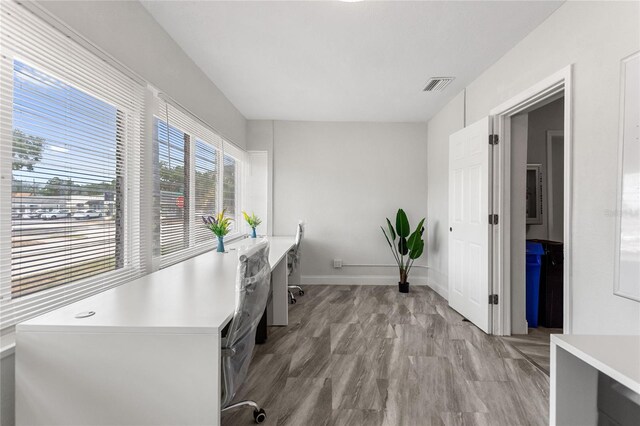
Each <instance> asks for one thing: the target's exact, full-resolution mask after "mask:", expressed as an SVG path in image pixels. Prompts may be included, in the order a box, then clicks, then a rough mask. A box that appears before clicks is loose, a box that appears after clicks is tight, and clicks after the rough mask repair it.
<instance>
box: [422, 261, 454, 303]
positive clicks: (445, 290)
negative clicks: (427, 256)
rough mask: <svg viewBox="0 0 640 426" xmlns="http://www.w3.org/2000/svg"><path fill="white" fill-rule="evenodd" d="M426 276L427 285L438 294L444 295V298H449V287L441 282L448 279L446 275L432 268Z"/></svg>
mask: <svg viewBox="0 0 640 426" xmlns="http://www.w3.org/2000/svg"><path fill="white" fill-rule="evenodd" d="M428 276H429V278H428V280H427V281H428V282H427V285H428V286H429V287H431V288H432V289H433V290H434V291H435V292H436V293H438V294H439V295H440V296H442V297H444V298H445V299H446V300H449V287H448V286H445V285H443V284H442V283H443V282H447V281H448V278H447V276H446V275H445V274H442V273H441V272H440V271H438V270H436V269H433V268H430V269H429V275H428Z"/></svg>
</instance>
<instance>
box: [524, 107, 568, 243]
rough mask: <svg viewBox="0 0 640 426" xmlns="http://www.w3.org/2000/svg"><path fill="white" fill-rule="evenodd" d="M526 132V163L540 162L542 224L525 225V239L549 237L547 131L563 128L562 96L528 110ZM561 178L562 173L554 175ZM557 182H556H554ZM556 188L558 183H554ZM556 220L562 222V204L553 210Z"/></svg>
mask: <svg viewBox="0 0 640 426" xmlns="http://www.w3.org/2000/svg"><path fill="white" fill-rule="evenodd" d="M528 121H529V127H528V132H527V163H528V164H541V165H542V177H543V185H542V188H543V202H542V224H540V225H527V239H541V240H548V239H549V193H548V190H549V188H548V185H547V173H548V172H549V170H548V164H547V131H549V130H563V128H564V127H563V126H564V98H561V99H558V100H556V101H553V102H551V103H549V104H547V105H545V106H543V107H541V108H538V109H535V110H533V111H531V112H529V120H528ZM554 176H556V177H559V178H561V177H562V175H558V174H556V175H554ZM560 181H561V179H560V180H559V181H558V182H560ZM556 183H557V182H556ZM555 187H556V188H557V187H558V185H555ZM554 213H556V214H555V215H554V216H555V217H554V218H555V220H556V221H558V220H559V221H560V223H562V220H563V215H562V206H559V208H558V209H557V210H556V211H555V212H554Z"/></svg>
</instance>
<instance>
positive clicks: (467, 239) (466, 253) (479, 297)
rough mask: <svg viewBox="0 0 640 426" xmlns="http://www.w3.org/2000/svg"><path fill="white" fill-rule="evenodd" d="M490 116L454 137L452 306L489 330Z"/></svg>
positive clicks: (451, 142)
mask: <svg viewBox="0 0 640 426" xmlns="http://www.w3.org/2000/svg"><path fill="white" fill-rule="evenodd" d="M490 153H491V149H490V145H489V118H488V117H485V118H483V119H482V120H480V121H478V122H476V123H474V124H472V125H470V126H467V127H465V128H464V129H462V130H460V131H458V132H456V133H454V134H452V135H451V136H449V306H451V307H452V308H453V309H455V310H456V311H458V312H459V313H460V314H461V315H463V316H464V317H465V318H467V319H468V320H469V321H471V322H472V323H474V324H475V325H477V326H478V327H479V328H480V329H482V330H483V331H484V332H485V333H489V332H490V314H491V310H490V305H489V289H490V286H489V282H490V281H489V273H490V269H489V259H490V257H489V250H490V245H489V243H490V242H489V231H490V229H489V228H490V227H489V206H490V204H489V196H490V193H489V173H490V163H489V161H490V158H489V155H490Z"/></svg>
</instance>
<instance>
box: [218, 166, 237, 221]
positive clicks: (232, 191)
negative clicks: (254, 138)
mask: <svg viewBox="0 0 640 426" xmlns="http://www.w3.org/2000/svg"><path fill="white" fill-rule="evenodd" d="M236 183H237V173H236V159H235V158H233V157H232V156H230V155H227V154H225V155H224V185H223V188H222V193H223V196H222V207H223V208H224V209H225V211H226V215H227V216H229V217H230V218H232V219H233V222H232V224H231V232H232V233H233V232H236V230H238V229H240V226H238V224H237V223H236V221H237V219H238V215H237V208H236V207H237V206H236V191H237V184H236Z"/></svg>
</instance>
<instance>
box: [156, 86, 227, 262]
mask: <svg viewBox="0 0 640 426" xmlns="http://www.w3.org/2000/svg"><path fill="white" fill-rule="evenodd" d="M154 129H155V130H154V142H155V143H154V145H155V146H154V149H155V161H154V164H155V167H156V169H155V174H156V176H157V177H156V181H157V182H158V183H157V185H156V188H155V193H154V199H155V200H156V201H155V206H156V209H155V216H156V218H158V223H159V227H160V229H159V232H158V233H157V236H156V241H155V246H156V247H155V249H154V252H155V254H156V256H158V257H159V258H160V267H166V266H169V265H172V264H175V263H177V262H180V261H182V260H184V259H187V258H189V257H192V256H195V255H196V254H199V253H202V252H203V251H206V250H210V249H211V248H212V247H213V244H214V240H215V238H214V235H213V234H212V233H211V231H210V230H209V229H208V228H206V227H205V226H204V224H203V223H202V219H201V216H202V215H212V214H214V213H215V212H216V211H217V210H218V207H219V206H220V205H221V204H222V202H221V200H220V196H221V192H222V191H220V190H219V182H221V180H222V178H221V172H222V167H221V164H220V162H221V158H222V155H221V154H220V153H221V150H222V143H223V142H222V138H220V136H218V135H217V134H216V133H215V132H214V131H213V130H212V129H210V128H209V127H208V126H206V125H205V124H204V123H202V122H201V121H200V120H199V119H198V118H196V117H194V116H192V115H191V114H189V113H188V112H186V111H184V110H183V109H182V108H180V107H179V106H177V105H175V104H174V103H173V102H172V101H171V100H169V99H167V98H166V97H164V96H163V95H162V94H158V96H157V97H156V106H155V123H154ZM167 129H168V130H167Z"/></svg>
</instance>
